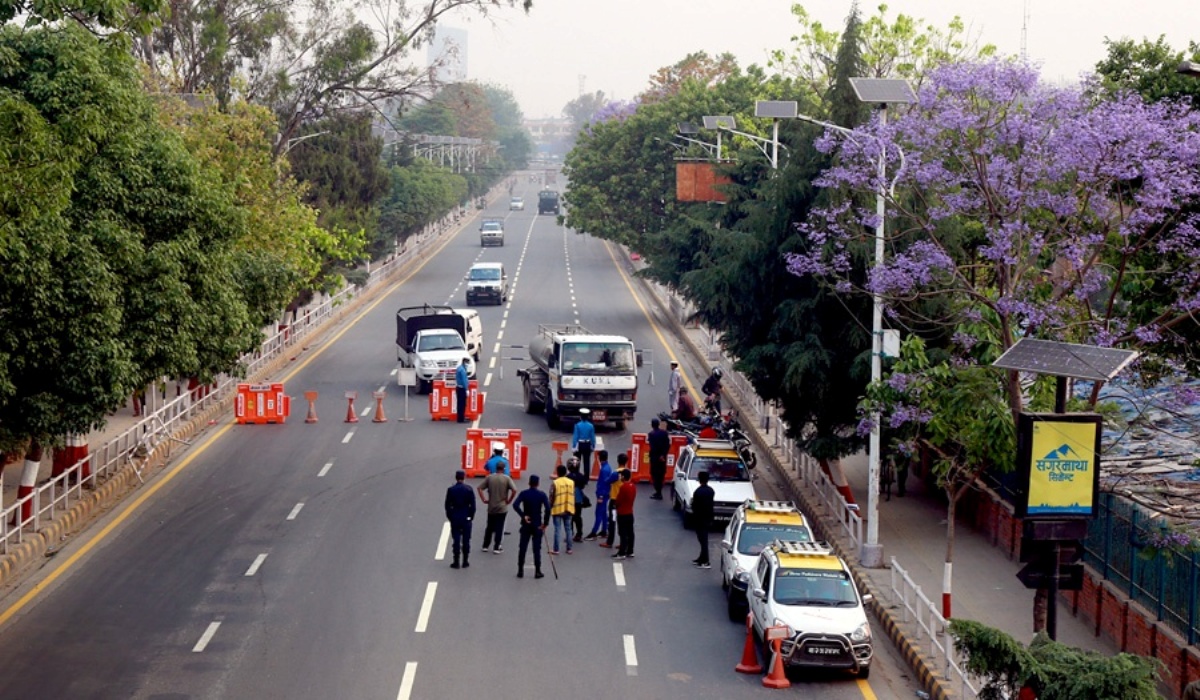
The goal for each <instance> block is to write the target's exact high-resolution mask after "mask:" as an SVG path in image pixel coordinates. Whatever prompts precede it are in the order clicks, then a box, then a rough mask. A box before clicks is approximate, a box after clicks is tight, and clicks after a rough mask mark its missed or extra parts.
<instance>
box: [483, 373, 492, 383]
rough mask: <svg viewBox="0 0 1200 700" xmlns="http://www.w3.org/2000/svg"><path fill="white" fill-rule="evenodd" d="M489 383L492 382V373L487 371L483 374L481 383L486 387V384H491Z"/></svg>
mask: <svg viewBox="0 0 1200 700" xmlns="http://www.w3.org/2000/svg"><path fill="white" fill-rule="evenodd" d="M491 384H492V373H491V372H488V373H487V374H485V375H483V385H484V386H485V387H487V386H491Z"/></svg>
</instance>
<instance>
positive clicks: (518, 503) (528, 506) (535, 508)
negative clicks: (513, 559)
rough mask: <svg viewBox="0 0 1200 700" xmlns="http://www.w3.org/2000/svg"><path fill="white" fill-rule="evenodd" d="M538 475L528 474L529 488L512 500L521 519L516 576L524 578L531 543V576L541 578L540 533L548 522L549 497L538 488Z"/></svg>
mask: <svg viewBox="0 0 1200 700" xmlns="http://www.w3.org/2000/svg"><path fill="white" fill-rule="evenodd" d="M538 481H539V479H538V475H537V474H530V475H529V488H527V489H525V490H524V491H522V492H521V495H519V496H517V500H515V501H513V512H515V513H516V514H517V517H518V518H520V519H521V530H520V532H521V539H520V546H519V547H518V549H517V578H525V552H526V550H528V549H529V544H530V543H531V542H532V543H533V577H534V578H542V535H543V534H544V533H545V532H546V526H547V525H549V524H550V498H549V497H548V496H546V494H545V492H543V491H539V490H538Z"/></svg>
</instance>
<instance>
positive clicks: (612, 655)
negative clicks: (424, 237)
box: [0, 185, 917, 700]
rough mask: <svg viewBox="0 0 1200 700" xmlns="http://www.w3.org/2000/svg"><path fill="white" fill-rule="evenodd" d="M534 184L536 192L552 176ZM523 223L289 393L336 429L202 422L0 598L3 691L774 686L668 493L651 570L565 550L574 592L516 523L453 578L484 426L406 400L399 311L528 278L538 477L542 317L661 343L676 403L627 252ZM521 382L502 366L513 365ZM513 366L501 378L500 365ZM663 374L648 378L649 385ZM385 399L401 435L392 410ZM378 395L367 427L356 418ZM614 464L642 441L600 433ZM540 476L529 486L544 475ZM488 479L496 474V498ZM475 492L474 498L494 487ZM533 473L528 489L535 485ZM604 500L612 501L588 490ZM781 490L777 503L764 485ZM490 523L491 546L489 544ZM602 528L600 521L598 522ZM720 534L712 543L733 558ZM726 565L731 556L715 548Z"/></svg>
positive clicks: (489, 691)
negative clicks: (469, 467)
mask: <svg viewBox="0 0 1200 700" xmlns="http://www.w3.org/2000/svg"><path fill="white" fill-rule="evenodd" d="M515 194H518V195H523V196H524V197H525V199H526V200H527V201H531V202H532V201H535V200H536V191H535V188H532V186H524V185H519V186H518V190H517V191H516V192H515ZM505 207H507V198H501V200H500V201H498V202H497V203H496V204H494V205H492V209H493V210H492V211H489V212H487V214H488V215H493V216H505V217H506V218H507V222H506V245H505V246H504V247H499V248H486V249H481V248H480V246H479V237H478V234H477V232H476V231H475V227H474V226H472V225H470V224H468V225H467V227H466V228H465V229H464V230H463V231H462V232H461V233H460V234H459V235H457V236H456V237H454V238H453V239H451V240H450V241H449V242H448V244H447V245H446V246H445V247H444V249H442V251H441V252H440V253H439V254H438V255H437V256H435V257H433V258H431V259H430V260H429V261H428V262H427V263H426V264H424V265H423V266H422V267H421V268H420V269H418V270H416V271H415V272H414V273H413V274H412V275H410V276H408V278H406V279H404V280H402V281H400V282H399V283H397V284H396V285H395V286H394V287H392V288H391V289H389V290H388V292H387V293H386V294H385V295H384V296H383V297H381V298H380V299H379V300H378V301H376V302H373V303H371V304H370V305H368V306H367V307H366V308H365V309H364V310H363V311H362V313H361V314H360V315H357V316H355V317H354V318H353V319H351V320H350V321H347V322H345V323H344V324H343V326H342V327H341V328H340V329H339V330H338V331H337V332H336V333H334V334H331V335H330V336H329V337H328V339H327V340H326V341H324V342H323V343H322V344H320V345H316V346H313V347H309V348H307V349H305V350H303V351H301V349H300V348H297V349H296V352H297V357H296V360H295V362H294V363H292V365H291V367H290V369H289V371H288V372H287V373H286V374H284V375H283V376H282V377H281V379H282V380H284V381H285V382H286V388H287V391H288V393H289V394H291V395H292V396H294V397H301V396H302V395H303V392H304V391H317V392H319V393H320V398H319V399H318V402H317V406H318V415H319V416H320V420H319V422H318V423H316V424H306V423H305V422H304V420H303V415H304V408H305V406H304V402H303V401H302V400H299V399H297V400H294V402H293V414H294V415H293V416H292V419H291V420H289V422H288V423H287V424H285V425H259V426H238V425H234V424H233V423H232V416H230V417H229V418H228V419H227V420H223V421H222V424H221V425H220V426H218V427H217V428H216V429H210V430H209V431H208V432H206V433H204V434H203V436H202V437H201V438H200V439H199V440H198V442H197V443H196V444H195V445H193V446H192V447H191V448H189V449H188V450H187V451H186V452H185V453H184V454H183V456H182V457H181V458H177V459H176V461H175V462H173V463H172V464H171V465H169V466H168V467H167V469H166V470H164V471H163V472H162V473H160V474H159V475H158V476H157V477H155V479H153V480H152V481H151V482H150V483H149V484H147V486H145V487H143V488H142V489H141V490H140V491H138V492H136V493H135V494H134V495H133V496H132V497H131V498H129V499H127V501H126V502H124V503H122V504H121V505H120V506H118V507H117V508H115V509H114V510H113V511H112V512H111V513H109V514H108V515H106V516H105V517H104V518H103V519H101V520H100V521H98V522H97V523H96V524H95V525H94V526H93V527H91V528H90V529H89V530H88V531H87V532H85V533H83V534H81V535H79V536H77V537H76V538H74V539H73V540H72V541H70V542H69V543H67V544H66V545H65V546H64V547H63V549H62V550H61V551H60V552H59V553H58V554H57V555H56V556H55V557H54V558H53V559H49V560H48V561H47V564H46V565H45V566H44V567H43V568H42V570H41V571H40V572H38V573H37V575H35V576H33V577H30V578H29V579H28V580H26V581H25V582H24V583H23V584H21V585H20V586H19V587H18V588H16V589H14V590H12V591H8V592H7V593H6V597H5V598H4V600H3V601H2V602H0V610H3V611H4V612H3V613H0V614H2V615H3V618H2V619H4V620H6V622H4V624H3V627H0V698H55V699H58V698H105V699H107V698H139V699H147V700H177V699H183V698H239V699H240V698H289V699H309V698H312V699H319V698H353V699H362V700H383V699H391V698H397V699H400V700H403V699H406V698H427V699H440V698H519V697H539V698H551V697H552V698H576V697H580V698H582V697H594V698H618V697H619V698H674V697H689V698H697V699H700V698H748V697H759V696H762V695H764V694H769V693H771V692H779V691H769V690H767V689H764V688H763V687H762V685H761V679H760V677H759V676H755V675H750V676H747V675H740V674H737V673H735V672H734V670H733V668H734V665H735V664H737V663H738V661H739V660H740V656H741V650H742V643H743V640H744V627H742V626H740V625H738V624H736V623H731V622H729V621H728V619H727V618H726V615H725V606H724V599H723V597H722V593H721V589H720V585H719V584H720V574H719V572H718V570H717V569H716V568H713V569H712V570H708V571H701V570H697V569H695V568H693V567H692V566H691V564H690V562H691V560H692V558H694V557H695V556H696V543H695V536H694V534H693V533H692V532H690V531H686V530H684V529H683V528H682V527H681V525H680V522H679V518H678V515H677V514H675V513H673V512H672V511H671V508H670V504H669V501H661V502H660V501H651V500H649V499H648V498H647V496H648V495H649V487H648V486H642V487H641V491H640V494H639V497H638V501H637V505H636V518H637V522H636V530H637V548H636V554H637V556H636V558H635V559H631V560H626V561H623V562H617V561H614V560H612V559H611V558H610V556H609V555H610V553H611V551H612V550H606V549H601V548H599V547H597V546H596V543H594V542H593V543H588V542H585V543H581V544H577V545H575V553H574V554H573V555H571V556H566V555H565V554H564V555H562V556H559V557H556V561H555V563H556V565H557V568H558V574H559V578H558V579H555V578H554V576H553V575H552V574H551V572H550V567H549V563H548V562H547V563H545V564H544V568H545V570H546V573H547V577H546V578H544V579H541V580H535V579H533V578H532V564H531V563H529V569H528V575H527V576H526V577H525V578H524V579H518V578H516V576H515V574H516V573H517V564H516V550H517V540H516V536H515V535H516V530H517V528H516V517H515V515H511V514H510V516H509V519H508V527H507V530H508V531H509V532H510V533H511V534H510V535H509V536H508V537H507V538H506V540H505V545H504V547H505V551H504V552H503V553H502V554H500V555H495V554H492V553H479V552H475V553H473V555H472V557H471V567H470V568H469V569H464V570H459V571H455V570H451V569H450V568H449V553H448V551H447V550H448V544H447V542H446V539H447V534H448V532H447V529H446V527H445V517H444V513H443V511H442V500H443V498H444V495H445V489H446V487H447V486H449V485H450V484H451V483H452V482H453V473H454V470H455V469H456V468H457V467H458V465H459V449H460V446H461V444H462V442H463V438H464V431H463V426H461V425H459V424H457V423H455V422H434V421H430V420H429V417H428V412H427V409H426V405H425V402H424V399H425V397H418V396H416V395H413V396H412V397H411V398H410V400H409V404H408V405H409V408H408V411H409V415H410V416H411V417H412V418H413V420H412V421H411V422H404V421H401V420H399V418H402V417H403V416H404V412H405V409H404V399H403V396H404V390H403V389H402V388H399V387H397V386H396V378H395V366H396V361H395V360H396V354H395V346H394V335H395V333H394V331H395V321H394V316H395V310H396V309H397V308H399V307H401V306H409V305H413V304H420V303H425V302H428V303H433V304H443V303H451V304H453V305H455V306H465V299H464V287H463V281H462V279H463V275H464V274H465V273H466V271H467V269H468V268H469V267H470V265H471V264H472V263H473V262H477V261H500V262H503V263H504V264H505V266H506V267H507V269H508V274H509V278H510V282H511V287H512V294H511V299H510V301H509V303H508V304H506V305H503V306H492V307H488V306H484V307H478V309H479V313H480V316H481V317H482V320H483V330H484V339H485V342H484V352H483V360H482V362H481V364H480V368H479V379H480V383H481V385H483V387H484V389H485V390H486V391H487V392H488V396H487V406H486V413H485V415H484V416H483V417H482V418H481V419H480V421H479V423H480V425H481V426H483V427H498V428H521V429H522V430H523V431H524V439H525V443H526V444H528V445H529V448H530V457H531V459H530V462H531V471H532V472H533V473H537V474H540V475H542V477H543V488H546V487H547V486H548V483H547V482H546V476H548V474H549V472H550V468H551V466H552V465H553V460H554V453H553V451H552V450H551V448H550V442H551V441H552V440H554V439H559V440H562V439H567V437H569V435H568V434H566V433H561V432H559V433H553V432H551V431H550V430H549V429H548V428H547V427H546V424H545V421H544V419H543V418H542V417H541V416H532V415H526V414H525V413H524V410H523V407H522V404H521V401H522V399H521V386H520V383H519V380H518V379H517V376H516V370H517V369H518V368H519V367H522V366H524V365H525V364H526V363H525V362H522V361H520V360H516V359H506V358H515V357H518V356H521V355H523V354H524V351H523V350H520V349H517V348H512V347H509V346H512V345H525V344H526V343H527V342H528V341H529V340H530V338H532V336H533V333H534V332H535V330H536V327H537V324H538V323H569V322H578V323H582V324H583V325H585V326H587V327H588V328H589V329H590V330H592V331H593V332H598V333H615V334H621V335H626V336H628V337H630V338H631V339H633V341H634V343H635V344H636V345H637V346H638V347H640V348H649V349H651V350H652V351H653V352H652V353H651V356H652V358H653V364H647V365H645V366H643V367H642V369H641V390H640V391H639V397H638V398H639V401H638V405H639V413H638V417H637V419H636V420H635V421H634V423H633V425H631V426H630V427H629V431H638V432H644V431H645V430H646V429H647V428H648V423H649V420H650V418H651V417H653V416H654V415H656V414H657V413H658V412H659V411H661V410H664V409H665V407H666V376H667V369H666V366H667V360H668V359H669V358H670V357H671V356H672V354H673V353H677V349H676V348H677V347H678V344H677V343H676V342H675V341H674V340H671V339H670V338H669V335H668V331H667V330H666V327H665V326H663V325H662V324H661V323H659V322H658V321H657V320H656V317H655V315H654V314H655V312H654V310H653V308H652V306H651V305H650V304H649V302H648V301H646V300H639V299H638V298H637V297H636V295H635V290H637V289H638V284H637V283H636V282H635V281H633V280H632V279H631V278H630V277H629V273H628V269H627V263H626V261H625V260H624V259H623V258H621V257H620V254H619V251H617V250H616V249H613V248H610V247H609V246H608V245H606V244H605V243H603V242H602V241H599V240H596V239H593V238H591V237H588V236H579V235H577V234H575V233H574V232H571V231H567V230H564V229H562V228H560V227H559V226H557V224H556V223H555V220H554V218H553V217H550V216H541V217H539V216H538V215H537V213H536V207H527V208H526V210H525V211H523V212H511V213H510V212H507V211H506V210H504V208H505ZM502 370H503V372H502ZM502 373H503V377H501V374H502ZM652 374H653V375H654V376H655V379H656V385H655V386H651V384H650V381H651V375H652ZM380 388H386V390H387V393H388V398H387V400H386V404H385V406H386V411H387V414H388V418H389V419H390V420H389V421H388V422H386V423H374V422H372V420H371V416H372V413H373V401H371V399H370V396H371V392H372V391H376V390H379V389H380ZM347 391H356V392H358V396H359V397H365V398H360V400H359V401H358V402H357V403H356V409H357V412H359V413H360V414H362V415H361V418H360V422H358V423H347V422H345V421H344V418H345V414H346V402H345V400H344V398H343V397H344V393H345V392H347ZM600 434H601V437H602V438H603V440H604V442H605V444H606V446H607V447H608V448H609V449H610V451H611V452H612V453H613V459H612V460H611V461H612V462H613V463H614V464H615V462H616V459H615V455H616V453H617V451H623V450H625V449H626V448H627V447H628V445H629V432H617V431H614V430H613V429H611V428H607V429H602V430H601V431H600ZM527 473H528V472H527ZM477 483H478V480H474V484H477ZM474 484H473V485H474ZM525 484H526V479H525V478H522V479H521V480H520V482H519V483H518V487H519V488H524V487H525ZM593 492H594V487H589V493H593ZM762 495H766V496H770V495H772V494H769V493H767V494H762ZM483 513H484V510H483V506H482V504H480V516H479V519H478V522H477V523H476V525H475V528H474V533H473V541H472V544H473V546H474V548H475V549H478V546H479V544H480V543H481V541H482V536H483V525H484V522H483V520H484V516H483ZM593 515H594V513H593V512H592V511H591V510H588V511H587V512H586V514H585V517H586V521H587V523H588V525H589V527H590V523H591V519H592V517H593ZM718 539H719V535H716V534H714V535H713V540H712V545H713V552H714V558H715V556H716V542H717V540H718ZM714 560H715V559H714ZM875 639H876V645H875V648H876V659H875V663H874V665H873V669H872V676H871V678H870V681H869V682H868V681H859V680H855V679H853V678H851V677H849V676H845V675H840V674H831V673H811V674H808V673H804V674H793V675H792V680H793V687H792V689H791V690H790V691H785V692H792V693H800V694H803V695H805V696H819V697H827V698H862V697H865V698H874V697H880V698H892V697H913V695H914V690H915V689H916V687H917V686H916V685H915V683H914V682H913V680H912V679H911V678H910V677H909V673H908V670H907V668H906V667H905V665H904V664H903V663H902V661H901V660H900V659H899V658H898V656H897V655H896V653H895V651H894V650H893V649H892V647H891V644H890V643H889V642H888V640H887V638H886V636H885V635H883V634H882V632H881V631H880V630H879V629H878V628H877V629H876V630H875Z"/></svg>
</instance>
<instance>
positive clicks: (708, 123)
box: [704, 116, 737, 129]
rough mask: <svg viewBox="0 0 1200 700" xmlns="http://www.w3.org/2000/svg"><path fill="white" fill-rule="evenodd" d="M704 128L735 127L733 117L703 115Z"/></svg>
mask: <svg viewBox="0 0 1200 700" xmlns="http://www.w3.org/2000/svg"><path fill="white" fill-rule="evenodd" d="M704 128H705V129H736V128H737V124H736V123H735V122H734V121H733V117H724V116H722V117H704Z"/></svg>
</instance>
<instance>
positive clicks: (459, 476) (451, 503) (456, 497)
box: [446, 469, 475, 569]
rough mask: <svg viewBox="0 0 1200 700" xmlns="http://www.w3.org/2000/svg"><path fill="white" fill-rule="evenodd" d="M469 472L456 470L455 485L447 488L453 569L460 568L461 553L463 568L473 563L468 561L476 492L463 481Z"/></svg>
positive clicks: (447, 510) (447, 517) (447, 516)
mask: <svg viewBox="0 0 1200 700" xmlns="http://www.w3.org/2000/svg"><path fill="white" fill-rule="evenodd" d="M466 478H467V473H466V472H464V471H463V470H461V469H459V470H458V471H456V472H454V485H453V486H451V487H450V488H448V489H446V519H447V520H449V521H450V537H451V539H452V540H453V542H454V549H453V554H454V562H453V563H452V564H450V568H451V569H457V568H459V561H460V558H459V557H460V555H461V561H462V568H464V569H465V568H467V567H469V566H470V565H471V564H470V562H468V561H467V559H468V557H470V555H471V521H472V520H474V519H475V492H474V491H473V490H472V489H471V487H470V486H467V485H466V484H464V483H463V480H464V479H466Z"/></svg>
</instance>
